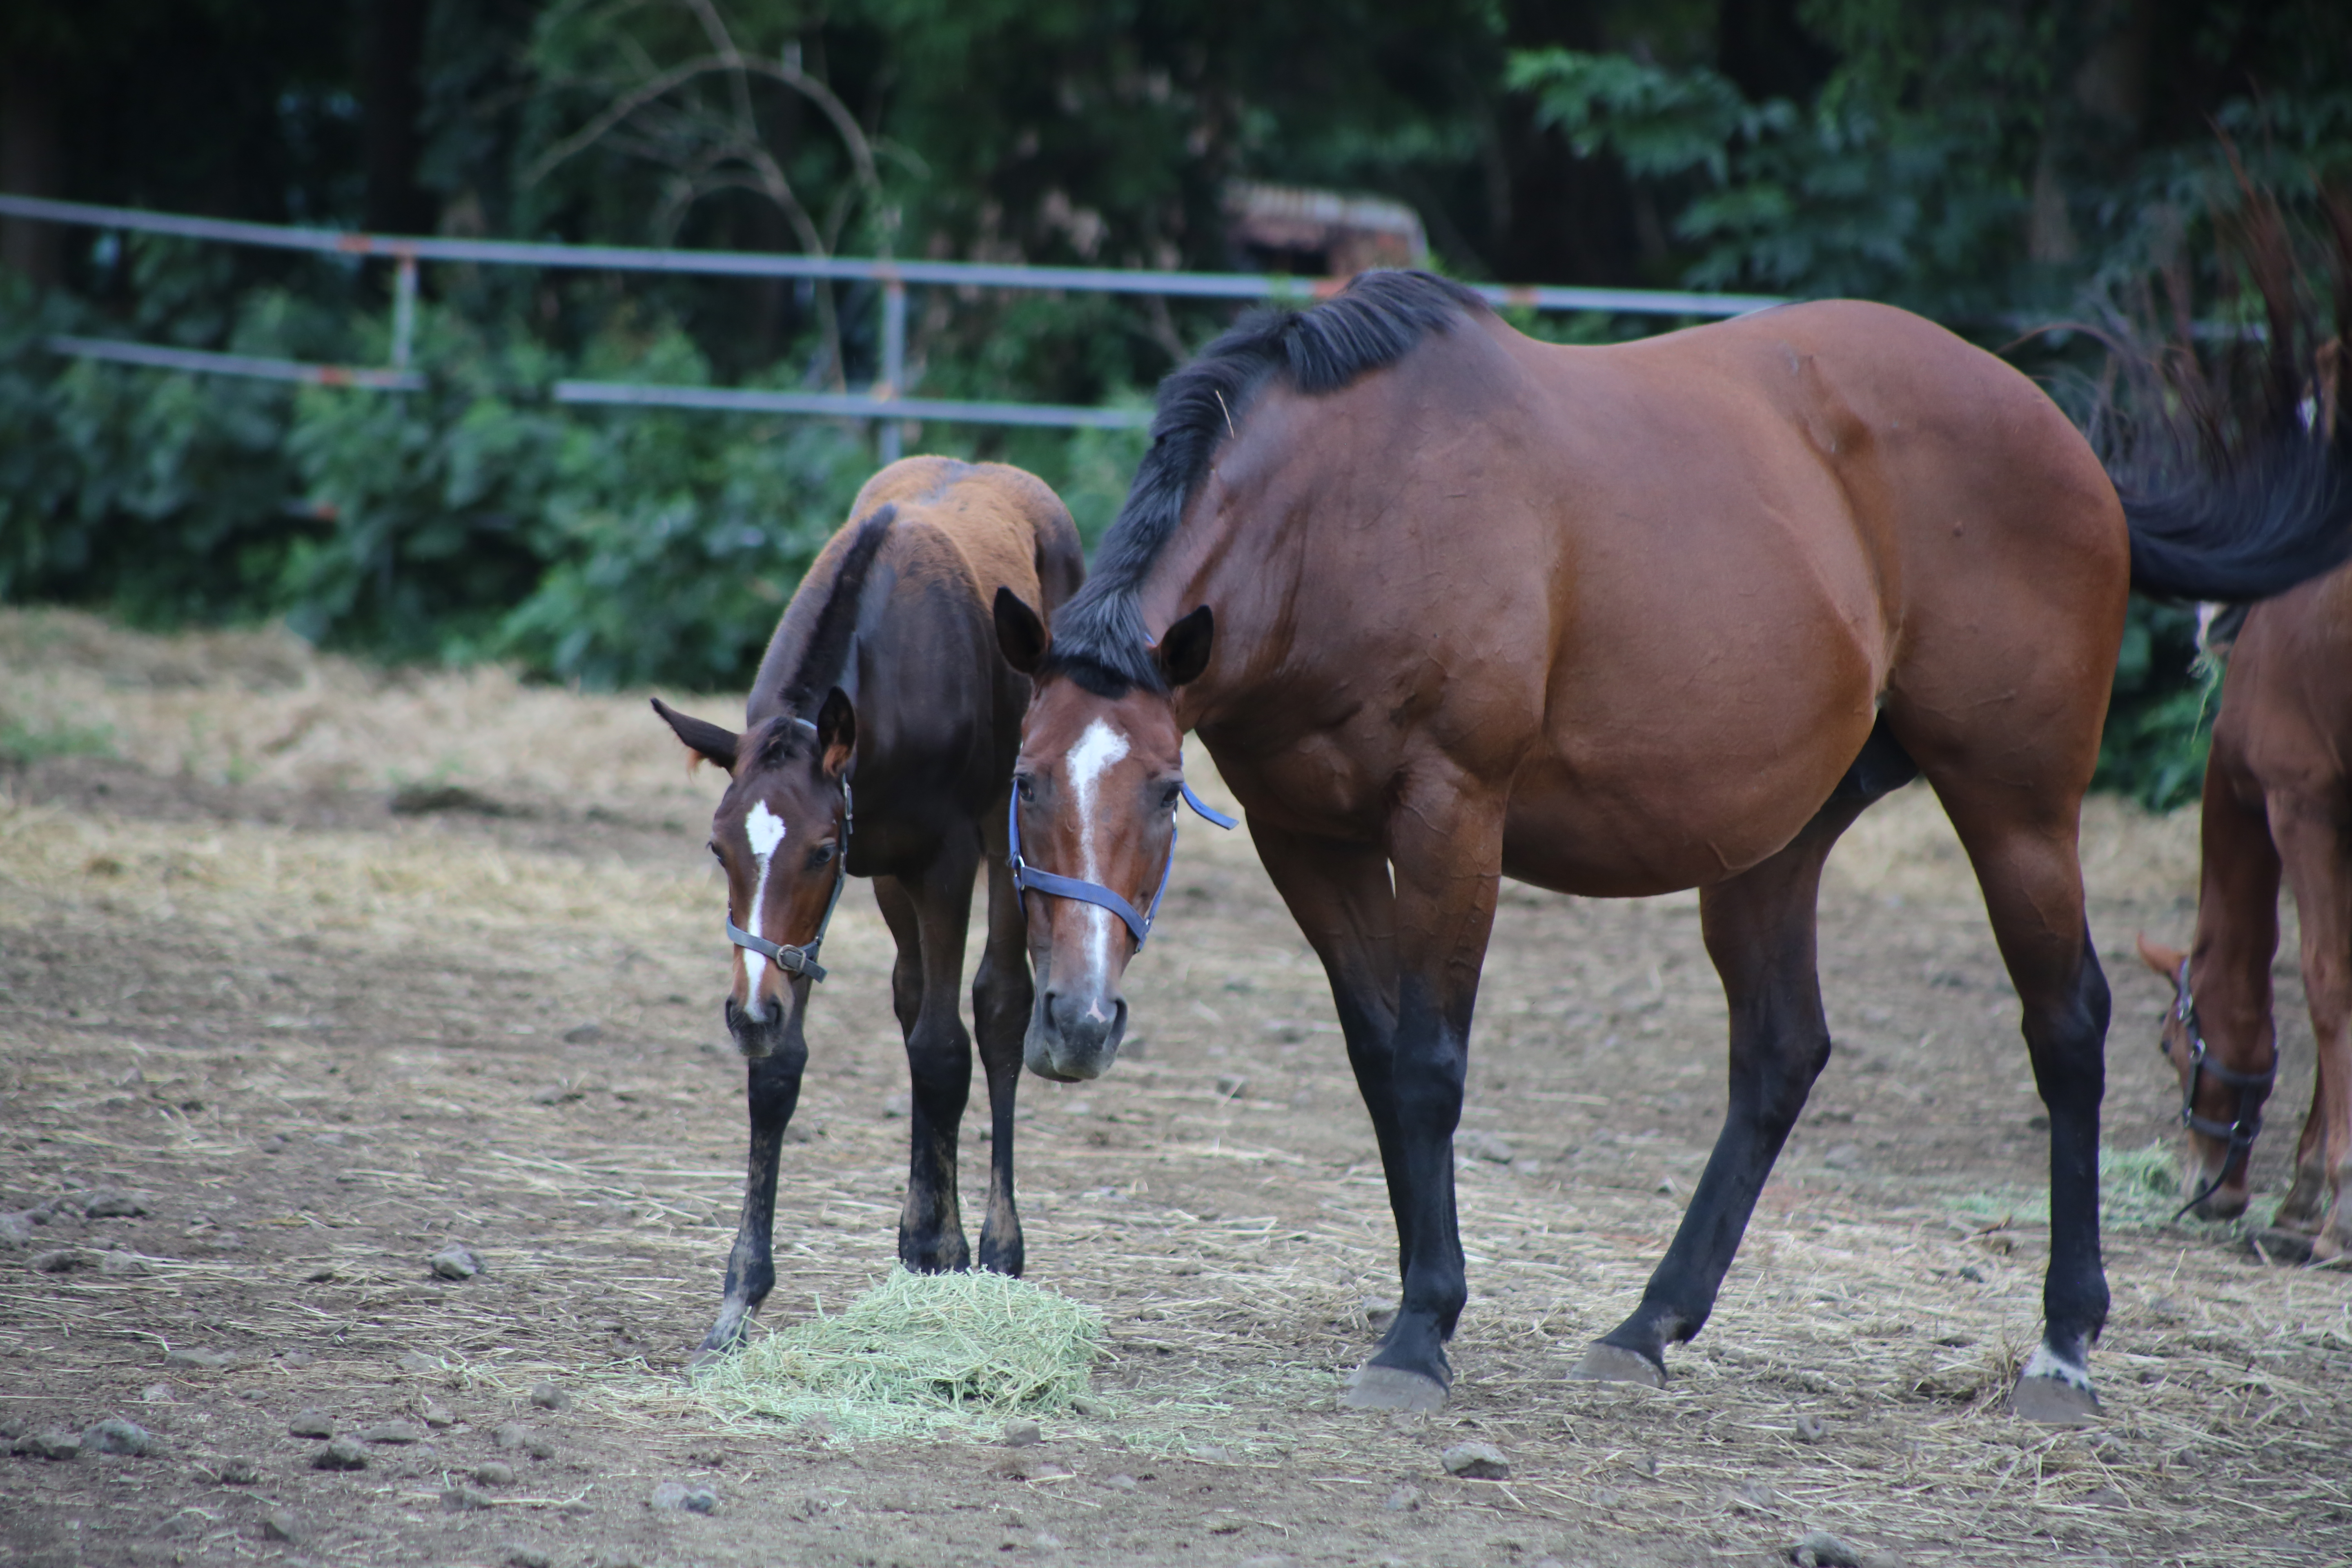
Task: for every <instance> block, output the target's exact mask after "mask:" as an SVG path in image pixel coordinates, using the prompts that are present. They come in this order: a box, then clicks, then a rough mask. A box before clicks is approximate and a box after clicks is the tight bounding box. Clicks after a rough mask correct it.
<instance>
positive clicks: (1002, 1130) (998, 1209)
mask: <svg viewBox="0 0 2352 1568" xmlns="http://www.w3.org/2000/svg"><path fill="white" fill-rule="evenodd" d="M982 820H983V821H985V822H987V823H990V824H992V825H993V826H992V828H991V830H990V832H989V833H988V836H987V837H986V840H985V842H986V846H987V847H986V850H985V853H986V855H987V857H988V945H987V947H986V948H984V949H983V950H982V952H981V955H980V973H977V974H975V975H973V976H972V981H971V1018H972V1026H973V1031H974V1032H975V1033H976V1034H978V1035H979V1037H980V1068H981V1071H982V1072H983V1073H985V1074H986V1075H987V1078H988V1117H989V1144H988V1214H987V1216H986V1217H985V1218H983V1219H982V1221H981V1222H980V1266H981V1267H982V1268H986V1269H989V1270H991V1271H992V1272H993V1273H997V1274H1011V1275H1013V1276H1014V1277H1016V1278H1017V1277H1018V1276H1019V1275H1020V1273H1021V1269H1022V1267H1023V1266H1024V1263H1026V1261H1027V1259H1028V1253H1027V1250H1026V1249H1025V1248H1024V1247H1023V1245H1022V1240H1021V1211H1020V1209H1019V1208H1018V1207H1017V1206H1015V1205H1014V1203H1013V1097H1014V1096H1015V1094H1017V1093H1018V1092H1019V1090H1020V1087H1021V1037H1022V1035H1023V1033H1024V1031H1025V1030H1026V1029H1027V1028H1028V1026H1029V1009H1030V1007H1031V1005H1033V1004H1034V1002H1035V1000H1036V988H1035V983H1034V981H1033V980H1032V978H1031V976H1030V973H1029V922H1028V916H1027V915H1026V914H1025V913H1024V911H1023V910H1022V908H1021V893H1020V890H1019V889H1016V888H1015V887H1013V871H1012V868H1011V867H1009V866H1007V865H1006V864H1005V856H1006V853H1007V845H1006V843H1005V838H1004V828H1003V822H1004V803H1003V801H1001V800H1000V801H998V802H997V803H996V804H995V805H992V806H990V807H989V809H988V813H987V815H986V816H984V817H983V818H982Z"/></svg>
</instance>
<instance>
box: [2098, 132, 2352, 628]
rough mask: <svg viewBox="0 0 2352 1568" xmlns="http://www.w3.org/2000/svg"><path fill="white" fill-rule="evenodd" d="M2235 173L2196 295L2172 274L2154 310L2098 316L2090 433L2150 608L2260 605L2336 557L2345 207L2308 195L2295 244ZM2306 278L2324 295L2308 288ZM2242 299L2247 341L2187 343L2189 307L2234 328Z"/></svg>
mask: <svg viewBox="0 0 2352 1568" xmlns="http://www.w3.org/2000/svg"><path fill="white" fill-rule="evenodd" d="M2224 151H2225V152H2227V153H2230V155H2231V161H2232V163H2233V164H2234V163H2235V157H2236V154H2235V150H2234V149H2232V148H2230V147H2229V146H2228V145H2227V143H2226V142H2225V143H2224ZM2238 174H2239V181H2240V193H2241V195H2242V198H2243V199H2242V202H2241V203H2240V205H2238V207H2237V208H2236V209H2235V210H2234V211H2227V212H2223V211H2216V212H2215V213H2213V214H2212V215H2211V216H2212V223H2213V226H2214V229H2215V231H2216V233H2215V237H2216V238H2217V239H2218V240H2219V241H2220V243H2219V244H2218V245H2217V246H2215V247H2214V249H2215V250H2216V252H2217V253H2218V254H2219V258H2220V262H2221V265H2220V268H2219V269H2218V274H2217V275H2216V276H2214V277H2213V278H2212V279H2211V281H2210V286H2209V287H2208V288H2205V289H2200V286H2199V285H2200V279H2198V278H2197V277H2195V276H2194V275H2193V274H2192V272H2191V270H2190V267H2189V263H2188V262H2187V261H2185V260H2183V261H2179V262H2176V264H2175V265H2174V266H2173V267H2172V268H2168V270H2167V271H2166V273H2165V274H2164V275H2163V276H2162V277H2161V278H2160V279H2158V282H2159V283H2160V285H2161V293H2162V295H2163V297H2164V298H2163V300H2162V303H2161V304H2159V303H2158V289H2152V288H2147V287H2145V286H2144V287H2143V288H2142V289H2140V290H2139V293H2138V297H2137V300H2136V302H2135V308H2132V309H2128V310H2117V311H2116V312H2114V313H2113V314H2112V315H2111V318H2110V319H2111V321H2114V322H2115V325H2116V331H2114V332H2113V333H2112V334H2110V335H2109V339H2108V341H2109V344H2110V347H2112V348H2114V349H2115V350H2116V359H2115V366H2114V368H2115V370H2116V373H2117V375H2116V380H2115V381H2111V382H2110V383H2109V391H2108V393H2107V394H2106V395H2105V397H2104V398H2103V400H2102V404H2101V406H2099V407H2098V408H2097V409H2096V410H2095V416H2094V421H2093V426H2094V430H2095V433H2097V434H2099V435H2101V436H2103V437H2105V439H2103V440H2102V442H2101V445H2102V447H2104V448H2105V451H2106V455H2107V458H2108V465H2107V466H2108V471H2109V472H2110V473H2111V474H2113V475H2114V476H2115V479H2116V489H2118V490H2120V491H2121V492H2122V494H2123V499H2124V515H2125V516H2126V518H2128V519H2129V520H2130V522H2131V581H2132V586H2133V587H2135V588H2137V589H2138V590H2139V591H2140V592H2141V593H2144V594H2150V595H2157V596H2158V597H2161V598H2171V599H2210V600H2226V601H2233V602H2237V603H2244V602H2246V601H2249V600H2253V599H2263V598H2268V597H2269V596H2270V595H2273V594H2278V593H2283V592H2284V591H2285V590H2286V589H2288V588H2291V587H2293V586H2294V585H2295V584H2297V583H2301V582H2304V581H2305V580H2306V579H2308V578H2312V577H2316V576H2318V575H2319V574H2322V573H2324V572H2327V571H2331V570H2333V569H2334V568H2336V567H2337V566H2339V565H2342V564H2343V563H2344V562H2345V561H2347V559H2352V420H2347V419H2339V418H2338V417H2337V407H2336V405H2337V394H2338V391H2339V385H2338V383H2339V376H2340V372H2341V369H2342V363H2341V362H2342V359H2343V357H2344V350H2343V348H2342V345H2341V342H2340V339H2339V336H2338V334H2340V333H2342V332H2344V331H2347V330H2352V210H2347V208H2346V207H2345V206H2344V205H2343V204H2342V202H2341V201H2340V200H2339V199H2337V198H2336V196H2335V195H2333V194H2332V193H2325V192H2323V193H2320V194H2319V202H2318V204H2317V205H2318V206H2319V209H2320V212H2319V216H2321V217H2322V219H2323V221H2322V222H2319V223H2316V224H2305V226H2304V227H2305V237H2304V238H2303V239H2302V241H2301V242H2300V243H2298V237H2297V234H2296V227H2297V226H2296V225H2295V224H2294V223H2292V222H2290V220H2289V217H2288V215H2287V212H2286V210H2285V208H2284V207H2283V206H2282V205H2281V204H2280V202H2279V200H2278V198H2277V197H2276V196H2275V195H2273V194H2272V193H2271V192H2270V191H2268V190H2266V189H2263V188H2260V187H2258V186H2256V185H2255V184H2253V183H2252V181H2251V180H2249V179H2247V178H2246V176H2245V174H2244V172H2243V170H2242V169H2240V170H2239V171H2238ZM2184 254H2186V247H2184ZM2307 258H2308V259H2315V260H2317V261H2318V265H2317V266H2315V267H2312V268H2305V265H2304V262H2305V260H2306V259H2307ZM2314 273H2315V274H2317V275H2318V276H2320V277H2323V278H2326V279H2328V281H2329V282H2330V283H2332V284H2333V286H2334V287H2333V288H2332V289H2324V290H2323V289H2316V288H2313V287H2311V285H2310V283H2309V282H2308V281H2307V279H2309V278H2310V277H2311V276H2312V275H2313V274H2314ZM2200 294H2202V295H2203V298H2201V299H2200ZM2329 295H2332V296H2333V297H2332V298H2329V297H2328V296H2329ZM2249 302H2250V303H2252V304H2253V305H2255V306H2257V307H2258V308H2259V310H2260V311H2261V315H2262V318H2263V329H2262V330H2260V331H2235V332H2231V333H2228V334H2226V335H2223V336H2222V337H2221V338H2220V339H2219V340H2218V342H2217V341H2216V340H2214V339H2212V338H2208V339H2207V340H2206V341H2205V342H2203V343H2201V344H2200V342H2199V341H2198V334H2197V332H2196V330H2195V329H2194V328H2193V326H2192V322H2193V320H2194V318H2195V316H2196V315H2197V314H2198V313H2199V312H2200V309H2201V310H2202V311H2203V312H2205V313H2207V314H2208V315H2209V317H2218V318H2220V319H2221V320H2224V321H2229V320H2242V319H2243V317H2244V311H2243V310H2242V304H2243V303H2249ZM2165 318H2168V319H2169V322H2170V330H2169V331H2166V332H2162V333H2161V336H2162V337H2166V338H2169V340H2170V342H2169V343H2168V344H2167V345H2166V346H2162V347H2156V348H2146V347H2141V348H2133V347H2128V346H2126V344H2128V343H2130V342H2134V341H2137V342H2140V343H2143V344H2144V343H2146V342H2147V341H2148V340H2149V338H2150V337H2154V336H2158V333H2156V332H2152V331H2150V330H2149V329H2150V327H2151V326H2152V324H2153V323H2154V321H2157V320H2159V319H2165ZM2331 318H2333V320H2332V321H2331Z"/></svg>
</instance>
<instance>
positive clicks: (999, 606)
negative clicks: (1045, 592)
mask: <svg viewBox="0 0 2352 1568" xmlns="http://www.w3.org/2000/svg"><path fill="white" fill-rule="evenodd" d="M1046 640H1047V639H1046V637H1045V622H1043V621H1041V620H1039V619H1038V618H1037V612H1036V611H1034V610H1033V609H1031V608H1030V607H1029V606H1028V605H1025V604H1023V603H1022V602H1021V595H1018V594H1016V593H1014V592H1013V590H1012V589H1010V588H999V589H998V590H997V591H996V646H997V647H998V648H999V649H1000V650H1001V651H1002V652H1003V655H1004V662H1005V663H1007V664H1009V665H1011V666H1012V667H1013V668H1015V669H1017V670H1019V671H1020V672H1021V673H1022V674H1024V675H1034V674H1036V673H1037V667H1038V666H1039V665H1040V664H1042V663H1044V662H1045V643H1046Z"/></svg>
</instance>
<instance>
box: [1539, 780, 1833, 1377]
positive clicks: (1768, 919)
mask: <svg viewBox="0 0 2352 1568" xmlns="http://www.w3.org/2000/svg"><path fill="white" fill-rule="evenodd" d="M1867 804H1868V801H1867V799H1865V798H1860V797H1853V796H1842V797H1840V798H1837V799H1834V800H1832V802H1831V803H1830V804H1829V805H1826V806H1824V807H1823V808H1822V812H1821V814H1820V815H1819V816H1815V817H1814V819H1813V820H1812V822H1811V824H1810V825H1808V826H1807V827H1806V828H1805V830H1804V832H1802V833H1801V834H1800V835H1798V837H1796V839H1794V840H1793V841H1792V842H1791V843H1790V845H1789V846H1788V847H1786V848H1784V849H1782V850H1781V851H1780V853H1779V854H1777V855H1775V856H1773V857H1772V858H1770V859H1769V860H1766V861H1764V862H1763V863H1762V864H1760V865H1758V866H1756V867H1753V868H1750V869H1748V870H1747V871H1744V872H1742V873H1740V874H1739V875H1738V876H1737V877H1734V878H1732V879H1730V880H1728V881H1726V882H1721V883H1718V884H1717V885H1716V886H1714V887H1711V888H1708V889H1706V890H1705V892H1703V893H1702V894H1701V895H1700V900H1699V915H1700V928H1701V931H1702V933H1703V934H1704V936H1705V938H1706V951H1707V956H1708V957H1709V958H1711V959H1713V960H1714V962H1715V967H1716V973H1717V974H1718V975H1720V976H1721V977H1722V980H1723V991H1724V997H1725V1000H1726V1002H1727V1004H1728V1006H1729V1011H1730V1016H1731V1063H1730V1095H1729V1105H1728V1107H1727V1110H1725V1112H1724V1118H1723V1131H1721V1132H1720V1133H1718V1134H1717V1137H1716V1141H1715V1152H1714V1153H1713V1154H1711V1155H1709V1156H1708V1158H1707V1162H1706V1172H1705V1173H1703V1174H1702V1175H1701V1176H1700V1177H1699V1181H1698V1187H1697V1189H1696V1191H1694V1192H1693V1193H1692V1194H1691V1201H1690V1206H1689V1207H1687V1208H1685V1210H1684V1211H1683V1218H1682V1223H1681V1225H1679V1226H1676V1227H1675V1238H1674V1241H1673V1242H1672V1243H1671V1244H1670V1245H1669V1246H1668V1247H1667V1248H1666V1255H1665V1257H1664V1258H1663V1259H1661V1260H1660V1261H1659V1264H1658V1267H1657V1268H1656V1270H1655V1271H1654V1272H1653V1273H1652V1274H1651V1276H1650V1282H1649V1284H1648V1285H1647V1286H1646V1287H1645V1288H1644V1289H1643V1292H1642V1302H1641V1305H1640V1306H1638V1307H1636V1308H1635V1309H1634V1310H1633V1315H1632V1316H1631V1317H1628V1318H1627V1319H1626V1320H1625V1321H1623V1322H1622V1323H1620V1324H1618V1325H1617V1326H1616V1327H1615V1328H1614V1329H1612V1330H1611V1331H1609V1332H1608V1333H1607V1334H1605V1335H1603V1336H1602V1337H1601V1339H1600V1340H1599V1341H1597V1342H1595V1343H1594V1344H1593V1345H1592V1346H1591V1348H1590V1349H1589V1350H1587V1351H1586V1352H1585V1354H1584V1359H1583V1360H1582V1361H1581V1362H1580V1363H1579V1364H1578V1366H1577V1368H1576V1371H1575V1372H1574V1373H1572V1374H1571V1375H1573V1376H1575V1377H1579V1378H1584V1379H1591V1380H1596V1381H1601V1382H1612V1383H1646V1384H1651V1385H1652V1386H1654V1387H1655V1386H1662V1385H1663V1384H1664V1383H1665V1380H1666V1358H1665V1348H1666V1346H1668V1345H1670V1344H1680V1343H1682V1342H1685V1341H1687V1340H1690V1339H1692V1338H1694V1337H1695V1336H1696V1334H1697V1333H1698V1331H1699V1330H1700V1329H1701V1328H1703V1327H1704V1326H1705V1325H1706V1320H1707V1317H1708V1315H1709V1314H1710V1313H1712V1312H1713V1311H1714V1310H1715V1299H1716V1295H1717V1292H1718V1291H1720V1290H1721V1289H1722V1288H1723V1277H1724V1275H1725V1274H1726V1273H1727V1272H1729V1270H1730V1268H1731V1260H1732V1258H1733V1257H1734V1256H1735V1255H1736V1254H1737V1253H1738V1250H1739V1243H1740V1240H1741V1238H1742V1237H1745V1236H1746V1235H1747V1232H1748V1216H1749V1215H1752V1214H1753V1213H1754V1212H1755V1208H1756V1199H1757V1195H1758V1194H1759V1193H1761V1192H1762V1191H1763V1188H1764V1182H1765V1179H1766V1178H1767V1177H1768V1176H1769V1175H1770V1174H1771V1173H1772V1165H1773V1163H1774V1162H1775V1161H1776V1160H1778V1159H1779V1158H1780V1148H1781V1145H1782V1144H1784V1143H1786V1142H1788V1139H1789V1132H1790V1129H1791V1128H1793V1127H1794V1126H1796V1124H1797V1116H1798V1113H1799V1112H1800V1111H1801V1110H1803V1109H1804V1107H1805V1100H1806V1099H1807V1097H1808V1096H1809V1095H1811V1092H1812V1086H1813V1080H1814V1079H1816V1078H1817V1077H1819V1076H1820V1074H1821V1070H1822V1068H1823V1067H1825V1066H1827V1065H1828V1063H1829V1059H1830V1029H1829V1020H1828V1018H1827V1016H1825V1015H1824V1014H1823V1013H1822V991H1821V980H1820V975H1819V972H1818V968H1817V965H1816V957H1815V942H1814V931H1815V915H1814V906H1815V903H1816V902H1817V900H1818V899H1819V897H1820V892H1821V879H1822V865H1823V864H1824V863H1825V862H1826V861H1827V860H1828V858H1829V853H1830V848H1831V847H1832V845H1834V844H1835V843H1836V842H1837V839H1838V835H1840V834H1841V833H1843V832H1844V831H1845V830H1846V828H1847V827H1848V826H1852V824H1853V819H1854V818H1855V817H1856V816H1860V815H1861V813H1862V810H1863V807H1864V805H1867Z"/></svg>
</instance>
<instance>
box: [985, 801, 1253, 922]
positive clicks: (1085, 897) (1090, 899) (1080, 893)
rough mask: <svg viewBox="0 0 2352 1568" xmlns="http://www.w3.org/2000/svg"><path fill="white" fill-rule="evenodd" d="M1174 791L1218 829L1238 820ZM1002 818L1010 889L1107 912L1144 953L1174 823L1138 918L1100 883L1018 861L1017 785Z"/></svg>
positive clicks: (1170, 871) (1170, 870)
mask: <svg viewBox="0 0 2352 1568" xmlns="http://www.w3.org/2000/svg"><path fill="white" fill-rule="evenodd" d="M1176 787H1177V788H1178V789H1180V790H1181V791H1183V794H1184V804H1185V805H1189V806H1191V807H1192V809H1193V811H1194V812H1195V813H1197V814H1198V815H1199V816H1202V817H1203V818H1204V819H1206V820H1208V821H1210V822H1213V823H1215V824H1216V825H1217V826H1219V827H1225V828H1230V827H1233V826H1235V825H1236V824H1237V823H1238V821H1239V820H1240V819H1239V818H1237V817H1231V816H1226V815H1225V814H1224V813H1223V812H1222V811H1217V810H1214V809H1213V808H1212V807H1209V806H1206V805H1202V804H1201V797H1200V796H1199V795H1194V794H1193V793H1192V785H1191V784H1184V783H1182V782H1181V781H1180V782H1179V783H1178V784H1177V785H1176ZM1004 817H1005V835H1004V836H1005V842H1006V843H1007V844H1008V845H1010V846H1011V848H1012V853H1011V856H1010V858H1009V860H1008V863H1009V864H1010V865H1011V866H1012V868H1013V886H1014V887H1015V888H1017V889H1020V890H1021V891H1023V892H1024V893H1029V892H1037V893H1045V894H1048V895H1050V896H1052V897H1054V898H1057V899H1076V900H1078V901H1079V902H1080V903H1085V904H1094V905H1097V906H1098V907H1100V908H1102V909H1106V910H1109V911H1110V912H1111V913H1113V914H1115V915H1117V916H1118V918H1119V919H1120V920H1122V921H1126V922H1127V929H1128V930H1129V931H1131V932H1133V933H1134V935H1135V948H1136V951H1137V952H1142V951H1143V939H1144V938H1145V937H1148V936H1150V934H1151V922H1152V921H1154V920H1156V919H1158V918H1159V915H1160V900H1161V899H1162V898H1164V897H1165V896H1166V895H1167V892H1168V879H1169V878H1171V877H1172V876H1174V875H1175V874H1176V828H1175V825H1174V824H1173V823H1171V824H1170V826H1169V828H1168V864H1167V866H1166V868H1163V869H1162V870H1161V871H1160V888H1159V890H1158V891H1157V892H1155V893H1153V894H1152V895H1151V907H1150V909H1148V910H1144V911H1143V913H1141V914H1137V913H1136V912H1135V906H1134V905H1133V904H1130V903H1129V902H1128V901H1127V900H1125V899H1122V898H1120V897H1119V896H1118V894H1117V893H1114V892H1112V891H1111V890H1110V889H1108V888H1106V887H1104V886H1103V885H1102V884H1101V883H1100V882H1088V881H1083V880H1081V879H1078V878H1076V877H1062V876H1056V875H1055V873H1053V872H1051V871H1040V870H1039V869H1037V868H1035V867H1034V866H1032V865H1030V864H1029V863H1028V862H1026V861H1024V860H1023V859H1022V858H1021V790H1020V787H1019V786H1018V785H1015V786H1014V787H1013V795H1012V798H1011V799H1010V800H1009V801H1007V802H1006V804H1005V807H1004Z"/></svg>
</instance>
